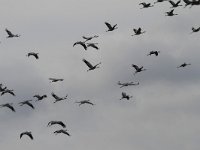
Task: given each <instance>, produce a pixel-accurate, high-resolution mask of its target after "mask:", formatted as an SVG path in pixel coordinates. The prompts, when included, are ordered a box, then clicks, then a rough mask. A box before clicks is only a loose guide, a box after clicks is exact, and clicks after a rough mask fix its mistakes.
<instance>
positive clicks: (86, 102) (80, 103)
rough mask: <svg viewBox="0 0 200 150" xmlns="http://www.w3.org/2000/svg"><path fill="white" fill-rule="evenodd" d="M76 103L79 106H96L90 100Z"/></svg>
mask: <svg viewBox="0 0 200 150" xmlns="http://www.w3.org/2000/svg"><path fill="white" fill-rule="evenodd" d="M75 103H79V106H81V105H83V104H89V105H94V104H93V103H92V102H90V100H82V101H79V102H75Z"/></svg>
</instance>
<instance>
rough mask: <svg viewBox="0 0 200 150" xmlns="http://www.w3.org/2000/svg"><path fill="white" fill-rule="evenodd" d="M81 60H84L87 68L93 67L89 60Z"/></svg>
mask: <svg viewBox="0 0 200 150" xmlns="http://www.w3.org/2000/svg"><path fill="white" fill-rule="evenodd" d="M83 62H84V63H85V64H86V65H87V66H88V67H89V68H93V66H92V64H91V63H90V62H89V61H87V60H85V59H83Z"/></svg>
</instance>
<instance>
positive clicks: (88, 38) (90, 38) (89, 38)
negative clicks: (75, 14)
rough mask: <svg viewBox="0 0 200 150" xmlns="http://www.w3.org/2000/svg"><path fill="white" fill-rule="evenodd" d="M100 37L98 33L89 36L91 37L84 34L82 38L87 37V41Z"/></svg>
mask: <svg viewBox="0 0 200 150" xmlns="http://www.w3.org/2000/svg"><path fill="white" fill-rule="evenodd" d="M98 37H99V36H98V35H94V36H89V37H86V36H82V38H83V39H85V42H87V41H90V40H92V39H93V38H98Z"/></svg>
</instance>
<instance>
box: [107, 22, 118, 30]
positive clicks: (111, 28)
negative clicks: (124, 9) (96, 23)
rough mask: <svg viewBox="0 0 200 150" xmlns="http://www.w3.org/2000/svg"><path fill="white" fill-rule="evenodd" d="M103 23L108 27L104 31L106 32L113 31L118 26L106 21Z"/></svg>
mask: <svg viewBox="0 0 200 150" xmlns="http://www.w3.org/2000/svg"><path fill="white" fill-rule="evenodd" d="M105 24H106V26H107V27H108V30H107V31H106V32H108V31H113V30H115V29H117V28H118V27H117V24H115V25H113V26H112V25H111V24H110V23H108V22H105Z"/></svg>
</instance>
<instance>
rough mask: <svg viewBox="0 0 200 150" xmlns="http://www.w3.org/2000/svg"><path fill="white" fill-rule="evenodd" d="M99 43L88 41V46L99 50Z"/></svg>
mask: <svg viewBox="0 0 200 150" xmlns="http://www.w3.org/2000/svg"><path fill="white" fill-rule="evenodd" d="M97 44H98V43H87V48H88V47H92V48H95V49H96V50H98V49H99V48H98V47H97V46H96V45H97Z"/></svg>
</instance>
